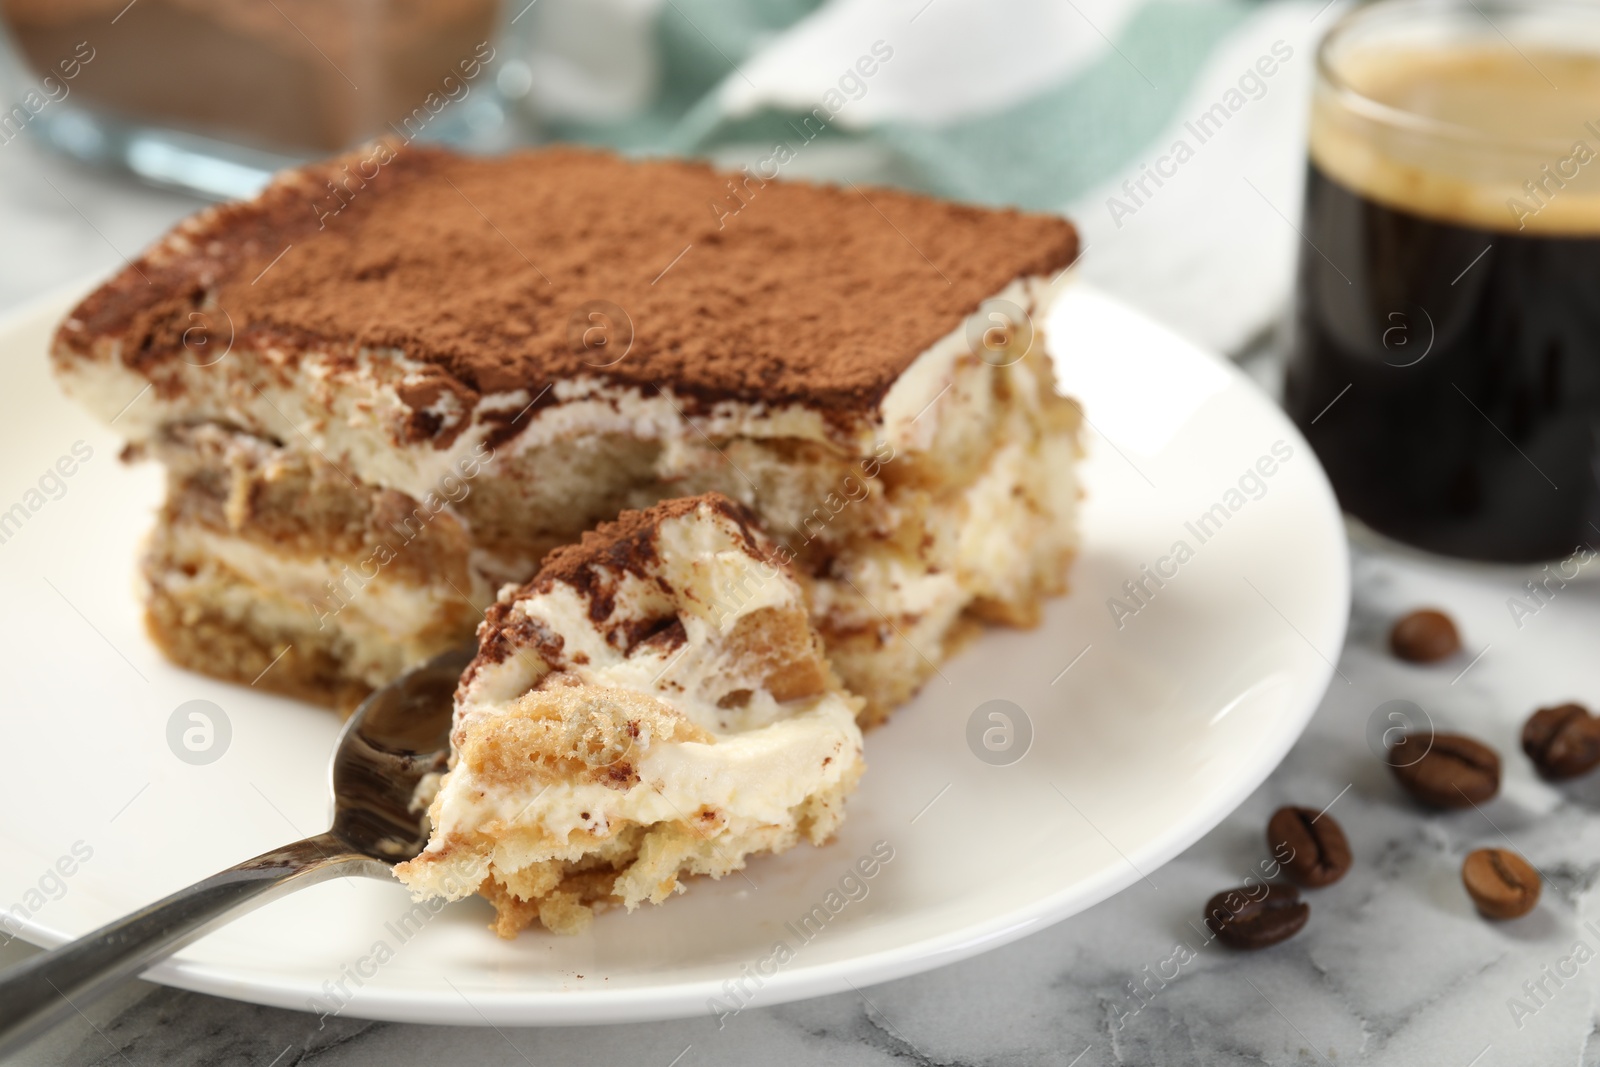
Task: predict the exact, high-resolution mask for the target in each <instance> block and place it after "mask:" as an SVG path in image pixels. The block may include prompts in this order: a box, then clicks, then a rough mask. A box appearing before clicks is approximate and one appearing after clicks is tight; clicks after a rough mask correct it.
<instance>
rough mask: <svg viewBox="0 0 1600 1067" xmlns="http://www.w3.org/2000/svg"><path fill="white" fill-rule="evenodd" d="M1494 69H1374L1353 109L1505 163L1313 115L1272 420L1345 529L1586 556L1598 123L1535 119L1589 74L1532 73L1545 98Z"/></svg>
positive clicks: (1501, 550)
mask: <svg viewBox="0 0 1600 1067" xmlns="http://www.w3.org/2000/svg"><path fill="white" fill-rule="evenodd" d="M1502 52H1503V53H1504V54H1503V55H1502V54H1501V53H1488V54H1485V53H1481V52H1473V53H1464V54H1463V55H1461V56H1460V57H1457V58H1456V59H1455V60H1452V59H1450V58H1449V57H1445V58H1441V57H1439V56H1437V55H1430V56H1428V57H1426V58H1418V59H1416V60H1415V63H1414V64H1413V68H1410V69H1408V67H1407V63H1408V62H1409V61H1408V60H1407V59H1406V58H1405V57H1399V58H1396V57H1394V56H1392V55H1391V56H1390V57H1389V59H1390V61H1391V63H1392V64H1393V65H1391V66H1389V67H1387V68H1385V69H1384V71H1383V73H1382V75H1381V76H1374V78H1372V79H1369V80H1373V81H1376V82H1378V83H1380V84H1378V85H1377V86H1376V87H1375V88H1371V89H1370V91H1371V95H1373V96H1375V97H1377V98H1378V99H1379V100H1380V102H1382V103H1386V104H1389V105H1390V106H1394V107H1397V108H1399V107H1406V108H1413V107H1414V108H1416V109H1417V110H1419V111H1422V112H1423V113H1424V115H1425V116H1426V117H1429V118H1433V119H1437V120H1439V121H1440V122H1445V123H1448V122H1457V121H1467V120H1468V119H1470V120H1471V121H1472V122H1473V123H1474V124H1475V126H1476V129H1477V130H1478V131H1479V132H1480V133H1481V134H1482V136H1483V138H1484V140H1485V141H1490V140H1492V139H1493V137H1495V136H1498V135H1501V134H1503V135H1505V136H1506V137H1508V138H1518V139H1517V140H1516V141H1515V143H1516V144H1517V145H1518V146H1519V147H1517V148H1516V149H1515V150H1512V149H1505V150H1503V151H1502V150H1501V149H1499V148H1496V147H1494V146H1492V145H1490V144H1482V143H1473V144H1472V145H1471V146H1470V148H1463V147H1462V146H1461V145H1460V144H1457V143H1455V142H1453V141H1449V139H1448V138H1441V139H1440V141H1439V143H1433V142H1430V141H1428V139H1427V137H1425V136H1423V135H1420V134H1419V135H1417V136H1416V137H1414V138H1409V139H1408V137H1409V135H1403V134H1396V133H1395V132H1394V131H1393V130H1387V131H1385V130H1383V129H1380V128H1379V125H1378V124H1377V123H1374V122H1371V121H1367V120H1365V119H1356V118H1351V117H1349V116H1348V115H1343V114H1341V113H1339V111H1338V109H1339V107H1340V106H1341V105H1340V104H1339V102H1337V101H1332V100H1330V99H1327V98H1326V97H1327V96H1328V94H1327V93H1324V94H1323V95H1322V97H1319V102H1318V105H1317V108H1316V109H1315V112H1314V118H1313V133H1312V162H1311V165H1310V168H1309V173H1308V177H1307V184H1306V205H1305V215H1304V218H1305V225H1304V237H1305V242H1306V243H1305V245H1303V246H1302V255H1301V260H1300V273H1299V283H1298V284H1299V292H1298V305H1297V307H1298V310H1297V314H1296V323H1295V339H1294V350H1293V356H1292V359H1291V362H1290V365H1289V368H1288V373H1287V377H1286V381H1285V389H1284V401H1285V405H1286V406H1287V408H1288V410H1289V413H1290V415H1291V416H1292V417H1293V419H1294V420H1295V422H1296V423H1297V424H1298V425H1299V427H1300V430H1301V432H1303V433H1304V434H1305V435H1306V437H1307V439H1308V440H1309V441H1310V442H1311V445H1312V447H1313V448H1314V449H1315V450H1316V452H1317V456H1318V458H1319V459H1321V461H1322V463H1323V465H1324V466H1325V467H1326V468H1327V471H1328V474H1329V477H1330V478H1331V480H1332V482H1333V485H1334V488H1335V490H1336V491H1337V493H1338V496H1339V502H1340V504H1341V505H1342V506H1343V508H1344V509H1345V511H1347V512H1349V513H1350V514H1352V515H1354V516H1356V517H1357V518H1359V519H1361V520H1362V521H1363V522H1364V523H1366V524H1367V525H1368V526H1370V527H1372V528H1373V529H1375V530H1377V531H1379V532H1380V533H1383V534H1386V535H1388V536H1390V537H1393V538H1395V539H1397V540H1400V541H1404V542H1407V543H1409V544H1412V545H1416V546H1418V547H1421V548H1425V549H1428V550H1430V551H1436V552H1441V553H1445V554H1448V555H1453V556H1460V557H1466V558H1471V559H1481V560H1498V561H1505V562H1530V561H1537V560H1546V559H1554V558H1558V557H1562V556H1565V555H1568V554H1570V553H1571V552H1573V551H1574V549H1575V548H1577V547H1578V546H1579V545H1581V544H1584V543H1587V542H1590V541H1593V542H1595V543H1596V544H1600V476H1597V463H1600V299H1597V294H1600V202H1597V200H1596V199H1595V195H1594V193H1595V186H1596V178H1597V177H1600V162H1595V161H1593V160H1594V157H1595V156H1596V155H1597V154H1600V106H1595V107H1592V108H1590V109H1589V111H1590V114H1588V115H1587V116H1586V117H1585V115H1584V114H1583V113H1582V112H1571V111H1568V110H1566V109H1565V108H1564V107H1555V106H1553V105H1552V103H1551V99H1554V98H1559V97H1563V96H1564V97H1565V98H1566V99H1567V100H1568V101H1570V100H1572V99H1573V93H1575V92H1578V91H1579V88H1587V87H1588V86H1590V85H1593V84H1596V83H1600V73H1597V72H1600V61H1594V62H1592V63H1590V64H1589V66H1590V68H1593V69H1587V68H1585V65H1584V64H1585V61H1586V60H1585V58H1584V57H1576V56H1570V55H1564V54H1563V55H1562V57H1561V58H1557V59H1553V58H1551V57H1550V56H1548V55H1542V56H1539V57H1538V59H1539V63H1540V66H1541V67H1542V68H1543V69H1545V70H1546V71H1555V70H1557V69H1559V73H1552V75H1551V76H1552V77H1560V78H1565V79H1569V80H1568V81H1566V82H1563V83H1562V84H1563V88H1566V89H1569V90H1570V91H1569V92H1568V93H1565V94H1556V93H1554V92H1553V91H1552V90H1551V89H1550V87H1549V86H1548V85H1546V84H1544V83H1543V82H1542V81H1539V80H1536V79H1535V77H1534V74H1533V73H1530V71H1529V67H1528V65H1527V63H1526V62H1525V60H1524V59H1522V58H1520V57H1519V56H1518V55H1517V54H1516V53H1515V52H1512V51H1510V50H1504V49H1502ZM1513 68H1517V69H1513ZM1358 80H1359V79H1358ZM1502 83H1503V84H1502ZM1497 93H1498V95H1496V94H1497ZM1547 98H1549V99H1547ZM1592 99H1593V98H1592V97H1590V98H1588V100H1590V101H1592ZM1486 101H1494V102H1495V104H1496V106H1494V107H1490V106H1488V104H1487V103H1486ZM1474 105H1478V106H1477V107H1476V109H1474ZM1530 116H1532V117H1530ZM1502 126H1503V127H1504V129H1501V128H1500V127H1502ZM1522 135H1526V136H1522ZM1463 136H1464V135H1463ZM1530 141H1536V142H1537V143H1538V144H1539V145H1547V146H1548V147H1528V144H1529V142H1530ZM1446 142H1448V143H1446Z"/></svg>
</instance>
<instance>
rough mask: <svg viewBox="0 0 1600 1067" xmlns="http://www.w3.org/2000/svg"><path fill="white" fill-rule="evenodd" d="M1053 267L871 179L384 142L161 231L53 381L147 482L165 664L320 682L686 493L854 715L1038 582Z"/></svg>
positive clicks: (1044, 246) (1042, 564)
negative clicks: (807, 587) (827, 182)
mask: <svg viewBox="0 0 1600 1067" xmlns="http://www.w3.org/2000/svg"><path fill="white" fill-rule="evenodd" d="M1076 253H1077V238H1076V235H1075V233H1074V231H1073V229H1072V227H1071V226H1070V225H1069V224H1068V223H1066V222H1065V221H1063V220H1061V219H1059V218H1053V217H1046V216H1038V215H1024V214H1019V213H1017V212H1014V211H998V210H986V209H981V208H975V207H967V206H961V205H956V204H949V203H942V202H939V201H936V200H932V199H929V198H926V197H921V196H914V195H910V194H906V193H900V192H894V191H890V190H884V189H861V188H856V187H853V186H847V187H843V188H834V187H824V186H817V185H810V184H805V183H800V182H784V181H776V180H771V179H766V178H763V177H761V176H758V175H755V174H750V173H743V174H728V173H723V172H718V171H715V170H712V169H711V168H709V167H706V166H704V165H701V164H698V163H688V162H671V161H650V162H628V161H624V160H622V159H619V158H617V157H615V156H612V155H607V154H603V153H599V152H592V151H585V150H577V149H568V148H556V149H547V150H541V151H535V152H523V153H519V154H515V155H510V156H506V157H503V158H497V159H482V158H466V157H460V156H456V155H452V154H449V153H446V152H443V151H438V150H430V149H422V148H418V147H397V146H395V145H393V144H388V143H380V144H377V145H374V146H372V147H371V148H369V149H366V150H364V151H363V152H361V153H358V154H356V155H352V156H348V157H345V158H341V159H337V160H334V161H333V162H331V163H327V164H323V165H319V166H315V167H309V168H305V169H302V170H297V171H293V172H290V173H287V174H285V175H284V176H283V177H281V178H280V179H279V180H278V181H277V182H276V183H275V184H273V185H272V186H271V187H270V188H268V189H267V190H266V191H265V192H264V193H263V194H262V195H261V196H260V197H259V198H257V199H255V200H252V201H249V202H246V203H240V204H232V205H227V206H223V207H218V208H214V209H211V210H208V211H206V212H203V213H201V214H200V215H198V216H196V217H194V218H192V219H190V220H189V221H187V222H185V223H183V224H181V225H180V226H179V227H178V228H177V229H176V230H175V231H174V232H173V233H172V234H170V235H169V236H168V237H166V238H165V239H163V240H162V241H160V242H159V243H158V244H157V245H156V246H155V247H153V248H152V249H150V251H149V252H147V253H146V254H145V255H144V256H143V257H141V258H140V259H139V260H138V261H136V262H135V263H133V264H131V265H130V266H129V267H128V268H127V269H126V270H124V271H123V272H122V273H120V274H119V275H117V276H116V277H115V278H113V279H112V280H111V281H110V282H108V283H107V284H106V285H104V286H103V287H102V288H101V289H100V290H99V291H97V292H95V293H94V294H93V295H91V296H90V297H89V298H88V299H87V300H85V301H84V302H83V303H82V304H81V305H80V306H79V307H78V308H77V309H76V310H74V311H73V312H72V314H71V315H70V317H69V318H68V319H67V320H66V322H65V323H64V324H63V325H62V327H61V329H60V331H59V333H58V335H57V338H56V342H55V347H54V359H55V364H56V369H57V371H58V374H59V376H60V380H61V381H62V383H63V385H64V386H65V388H66V389H67V390H68V391H69V392H70V393H71V394H72V395H73V396H75V397H77V398H79V399H80V400H81V401H82V402H83V403H84V404H86V405H87V406H89V407H90V408H91V409H93V410H94V411H95V412H97V413H99V414H100V415H101V416H102V417H103V418H105V419H106V420H108V421H112V420H114V421H115V423H116V425H117V427H118V428H119V429H120V430H122V431H123V432H125V433H126V434H128V435H129V436H130V437H131V438H132V440H133V442H134V443H135V444H136V445H137V446H140V447H139V448H138V449H136V451H144V452H147V453H151V454H154V455H156V456H157V457H158V458H162V459H164V460H166V461H167V462H168V463H169V464H170V466H171V468H172V477H171V479H170V484H171V499H170V500H169V503H168V505H167V507H166V509H165V511H164V513H163V516H162V519H161V527H160V529H158V531H157V534H156V536H155V539H154V542H153V544H152V547H151V550H150V552H149V554H148V555H147V557H146V560H145V575H146V579H147V583H148V586H149V597H150V619H151V624H152V630H153V632H154V633H155V635H156V638H157V640H158V641H159V642H160V643H161V644H162V647H163V648H164V649H165V650H166V651H167V653H168V654H169V655H170V656H171V657H172V658H173V659H175V660H177V661H178V662H179V663H182V664H185V665H188V666H191V667H194V668H196V669H198V670H202V671H208V672H211V673H213V674H217V675H220V676H222V677H227V678H236V679H240V680H244V681H250V680H252V679H255V678H257V676H260V681H259V683H258V684H260V685H262V686H274V687H277V688H280V689H284V690H287V691H290V692H296V693H315V694H319V695H321V696H323V697H324V698H325V699H328V700H330V701H335V700H338V699H340V698H341V696H342V697H344V698H348V697H349V696H351V695H353V694H358V693H360V692H362V691H364V690H365V689H366V688H368V687H370V686H373V685H376V684H379V683H381V682H383V681H385V680H386V679H387V678H389V677H391V676H392V675H393V674H394V672H395V671H396V670H398V669H400V668H402V667H404V666H405V665H407V664H410V663H413V662H416V661H418V660H419V659H421V658H423V657H424V656H426V655H427V654H428V653H430V652H432V651H434V650H436V649H439V648H442V647H445V646H447V645H448V644H450V643H451V642H452V641H455V640H458V639H459V638H460V637H462V636H465V635H466V634H468V633H470V624H469V620H470V619H471V618H472V617H473V616H474V615H475V614H477V613H478V612H480V611H481V609H482V607H483V606H484V605H485V604H486V603H487V602H488V600H489V599H490V592H491V591H492V590H493V589H495V588H498V586H499V585H500V584H501V583H502V582H506V581H518V582H520V581H524V580H526V579H527V578H528V577H530V576H531V575H532V574H533V573H534V572H535V570H536V569H537V566H538V564H539V561H540V559H541V558H542V557H543V556H544V554H545V553H546V552H548V551H549V550H550V549H552V548H554V547H556V546H558V545H563V544H567V543H569V542H572V541H575V540H577V539H578V537H579V536H580V535H581V534H582V532H583V531H585V530H587V529H590V528H592V527H593V526H594V525H595V524H596V523H597V522H600V521H603V520H606V519H610V518H613V517H614V516H616V515H617V514H618V513H619V512H620V511H621V510H622V509H624V508H628V507H643V506H647V505H649V504H651V503H654V502H656V501H659V500H663V499H667V498H671V497H678V496H684V495H689V494H693V493H700V492H706V491H711V490H716V491H720V492H722V493H725V494H727V495H728V496H730V497H732V498H734V499H736V500H738V501H740V502H741V503H743V504H744V505H746V506H747V507H749V508H750V509H751V510H752V511H753V512H754V513H755V514H756V516H757V518H758V520H759V521H760V523H761V525H762V527H763V529H764V530H765V531H766V533H767V534H768V535H769V536H770V537H771V538H772V539H773V541H774V542H775V543H776V545H777V550H778V552H779V553H780V555H782V556H784V557H785V558H786V559H791V560H792V561H793V563H794V566H795V567H796V569H797V570H798V571H800V572H802V573H804V574H805V575H806V576H807V577H808V578H809V579H810V580H811V588H812V590H813V599H812V610H813V623H814V625H815V626H816V628H817V630H818V631H819V632H820V633H821V634H822V636H823V640H824V641H825V642H826V644H827V647H828V651H829V655H830V658H831V660H832V662H833V663H834V665H835V667H836V668H837V669H838V671H839V673H840V675H841V676H842V677H843V679H844V681H845V683H846V684H847V685H848V686H849V687H850V688H851V689H852V690H853V691H854V692H857V693H859V694H861V695H862V696H864V697H866V698H867V701H868V710H867V711H866V712H865V713H864V721H870V720H871V719H874V718H876V717H878V716H881V715H882V714H884V713H885V712H887V711H888V710H889V709H890V708H892V707H894V706H895V705H896V704H898V703H900V702H901V701H903V700H905V699H906V698H907V697H908V696H909V695H910V694H911V693H912V692H914V691H915V690H916V688H917V687H918V686H919V685H920V684H921V683H922V682H923V681H924V680H925V679H927V678H928V677H929V676H930V675H931V674H932V673H933V671H934V670H936V669H937V667H936V665H937V664H938V663H939V662H940V661H941V660H942V659H943V658H944V657H945V656H946V655H948V654H949V652H950V651H951V650H952V648H953V647H954V646H955V644H956V642H957V640H958V639H959V637H960V636H961V635H962V634H963V633H964V632H966V630H967V629H969V628H970V626H971V624H972V622H973V621H996V622H1003V623H1011V624H1017V625H1028V624H1030V623H1032V622H1033V621H1034V620H1036V619H1037V617H1038V613H1039V610H1040V604H1041V601H1042V600H1043V598H1045V597H1046V596H1048V595H1051V594H1053V593H1056V592H1059V591H1061V590H1062V589H1063V588H1064V585H1065V575H1066V569H1067V564H1068V562H1069V560H1070V558H1071V556H1072V553H1073V549H1074V545H1075V538H1076V533H1075V526H1074V513H1075V508H1076V504H1077V495H1078V490H1077V486H1076V482H1075V479H1074V466H1075V462H1076V458H1077V457H1076V451H1077V444H1076V442H1077V429H1078V422H1079V414H1078V411H1077V408H1076V406H1075V405H1074V404H1073V403H1072V402H1071V401H1069V400H1066V399H1064V398H1062V397H1060V396H1058V395H1057V394H1056V391H1055V387H1054V379H1053V375H1052V371H1051V365H1050V362H1049V360H1048V358H1047V357H1046V355H1045V352H1044V344H1043V338H1042V333H1041V329H1040V327H1041V324H1042V321H1043V315H1042V312H1043V310H1044V308H1045V306H1046V305H1047V304H1048V302H1049V301H1050V299H1051V297H1052V296H1053V294H1054V292H1055V290H1056V287H1057V285H1058V284H1059V280H1060V276H1061V274H1062V271H1063V268H1065V267H1066V266H1067V265H1068V264H1070V263H1071V262H1072V260H1073V258H1074V256H1075V255H1076ZM269 666H270V668H271V669H270V670H268V669H267V668H268V667H269ZM263 671H265V674H263V673H262V672H263Z"/></svg>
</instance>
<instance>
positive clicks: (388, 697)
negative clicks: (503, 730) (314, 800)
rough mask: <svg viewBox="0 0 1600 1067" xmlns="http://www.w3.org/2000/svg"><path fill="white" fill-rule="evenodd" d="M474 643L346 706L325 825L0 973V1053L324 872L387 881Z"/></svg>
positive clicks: (418, 828)
mask: <svg viewBox="0 0 1600 1067" xmlns="http://www.w3.org/2000/svg"><path fill="white" fill-rule="evenodd" d="M475 651H476V644H475V643H474V644H473V645H468V646H463V647H461V648H456V649H452V650H451V651H449V652H445V653H443V654H441V655H439V656H437V657H435V658H434V659H432V660H430V661H428V662H427V663H425V664H423V665H422V666H420V667H417V668H415V669H414V670H411V671H408V672H407V673H406V674H404V675H402V676H401V677H399V678H397V679H396V680H395V681H393V682H391V683H389V684H388V685H386V686H384V687H383V688H382V689H379V690H378V691H377V692H375V693H373V694H372V695H371V696H370V697H368V698H367V699H366V701H365V702H364V703H362V705H361V706H360V707H359V708H358V709H356V713H355V714H354V715H352V716H351V717H350V721H349V722H348V723H346V724H345V727H344V730H343V732H341V733H340V735H339V744H338V747H337V748H336V749H335V750H334V755H333V767H332V777H333V805H334V812H333V828H332V829H330V830H329V831H328V832H327V833H324V834H318V835H317V836H315V837H308V838H306V839H305V840H304V841H296V842H295V843H294V844H292V845H285V846H284V847H283V848H277V849H273V850H272V851H271V852H264V853H262V854H261V855H259V856H257V857H256V858H255V859H251V860H246V861H245V862H243V863H241V864H239V865H238V866H237V867H230V868H228V869H227V870H225V871H221V872H219V873H217V874H214V875H212V876H211V877H210V878H207V879H205V880H204V881H201V882H196V883H195V884H194V885H192V886H190V887H189V888H187V889H180V890H179V891H178V892H176V893H173V894H172V895H171V896H169V897H167V898H165V899H163V900H158V901H156V902H155V903H154V904H151V905H150V906H148V907H146V908H143V909H141V910H139V911H136V912H134V913H133V914H132V915H129V916H127V917H125V918H122V919H118V920H117V921H116V922H113V923H111V924H109V925H107V926H102V927H101V928H100V929H98V930H96V931H94V932H93V933H91V934H87V935H85V936H83V937H80V938H79V939H78V940H76V941H71V942H68V943H67V944H65V945H61V946H60V947H58V948H54V949H51V950H50V951H49V952H46V953H44V954H42V955H39V956H35V957H33V958H32V959H30V960H28V961H27V962H26V963H23V964H20V965H18V966H17V967H14V968H12V969H11V970H10V971H9V972H7V973H5V974H0V1057H3V1056H4V1055H5V1054H6V1053H8V1052H10V1051H12V1050H13V1049H15V1048H17V1047H19V1046H20V1045H22V1044H24V1043H26V1042H28V1041H30V1040H31V1039H33V1038H34V1037H37V1036H38V1035H39V1034H40V1033H42V1032H43V1031H44V1030H46V1029H48V1028H49V1027H51V1026H53V1025H54V1024H56V1023H57V1022H60V1021H62V1019H64V1018H66V1017H67V1016H70V1015H72V1014H73V1013H74V1012H75V1010H76V1009H77V1008H81V1007H83V1005H84V1004H85V1003H86V1002H87V1001H90V1000H93V999H95V998H96V997H99V996H101V995H102V994H104V993H106V992H108V991H110V990H111V989H112V988H113V987H114V986H116V985H117V984H119V983H121V982H123V981H124V980H126V979H128V978H132V977H134V976H135V975H138V974H140V973H142V972H143V971H145V970H147V969H148V968H149V967H151V966H152V965H153V964H156V963H159V962H160V961H162V960H164V959H166V958H167V957H168V956H170V955H172V954H173V953H174V952H177V951H178V950H180V949H182V948H183V947H184V946H185V945H187V944H189V943H190V942H192V941H195V940H196V939H198V938H199V937H201V936H202V935H204V934H206V933H209V932H210V931H211V930H213V929H215V928H216V927H218V926H221V925H222V924H223V923H225V922H227V921H228V920H229V919H232V918H234V917H235V916H236V915H238V914H240V913H242V912H244V911H247V910H249V909H252V908H256V907H259V906H260V905H262V904H265V903H266V902H267V901H269V900H273V899H275V898H277V897H279V896H282V895H283V894H284V893H287V892H289V891H290V890H294V889H300V888H302V887H304V886H308V885H313V884H315V883H317V882H321V881H325V880H326V879H329V878H337V877H341V876H343V875H351V874H364V875H367V876H369V877H373V878H385V879H388V878H393V877H394V875H393V873H392V870H391V869H392V868H393V866H394V865H395V864H396V863H401V862H403V861H405V860H408V859H410V858H411V857H413V856H415V855H416V854H417V853H419V852H421V851H422V846H423V845H425V844H426V843H427V829H426V826H425V821H426V820H425V818H424V814H423V813H422V812H418V811H413V810H412V808H411V798H412V796H413V795H414V793H415V792H416V787H417V783H418V782H419V781H420V780H421V778H422V776H423V775H424V774H427V773H428V772H430V771H435V770H443V769H444V766H445V758H446V756H447V755H448V753H449V736H450V707H451V699H450V698H451V694H452V693H453V692H454V690H455V687H456V682H457V681H458V680H459V679H460V677H461V672H462V671H463V670H464V669H465V668H466V666H467V663H468V661H469V660H471V658H472V655H473V653H474V652H475Z"/></svg>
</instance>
